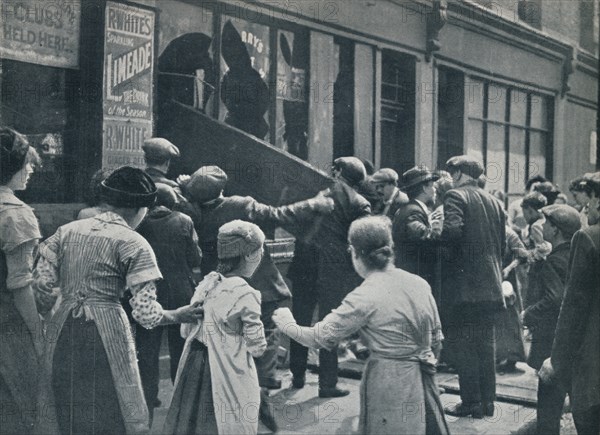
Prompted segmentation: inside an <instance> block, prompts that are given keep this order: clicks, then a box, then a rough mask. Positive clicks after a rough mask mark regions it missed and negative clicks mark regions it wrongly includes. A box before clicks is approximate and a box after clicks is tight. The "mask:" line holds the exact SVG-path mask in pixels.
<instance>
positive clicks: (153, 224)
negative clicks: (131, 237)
mask: <svg viewBox="0 0 600 435" xmlns="http://www.w3.org/2000/svg"><path fill="white" fill-rule="evenodd" d="M137 231H138V232H139V233H140V234H141V235H142V236H143V237H144V238H145V239H146V240H147V241H148V243H149V244H150V246H151V247H152V249H153V250H154V253H155V254H156V260H157V261H158V267H159V269H160V272H161V273H162V275H163V279H162V281H159V282H158V285H157V301H158V302H159V303H160V304H161V305H162V306H163V307H164V308H166V309H168V310H172V309H175V308H179V307H181V306H183V305H187V304H189V303H190V299H191V297H192V295H193V294H194V287H195V285H194V280H193V278H192V269H194V268H199V267H200V262H201V258H202V252H201V251H200V248H199V246H198V236H197V235H196V231H195V230H194V224H193V223H192V220H191V219H190V218H189V217H188V216H186V215H184V214H182V213H179V212H176V211H171V210H169V209H168V208H166V207H162V206H159V207H155V208H153V209H152V210H150V212H149V213H148V215H147V216H146V219H144V221H143V222H142V223H141V224H140V226H139V227H138V229H137Z"/></svg>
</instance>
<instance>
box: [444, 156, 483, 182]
mask: <svg viewBox="0 0 600 435" xmlns="http://www.w3.org/2000/svg"><path fill="white" fill-rule="evenodd" d="M446 166H447V167H448V171H449V172H452V170H459V171H460V172H462V173H463V174H467V175H470V176H471V177H473V178H475V179H477V178H479V177H480V176H481V174H483V165H482V164H481V163H480V162H479V160H477V159H476V158H474V157H471V156H467V155H463V156H454V157H451V158H450V159H449V160H448V161H447V162H446Z"/></svg>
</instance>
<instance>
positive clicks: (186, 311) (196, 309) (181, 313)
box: [176, 302, 204, 323]
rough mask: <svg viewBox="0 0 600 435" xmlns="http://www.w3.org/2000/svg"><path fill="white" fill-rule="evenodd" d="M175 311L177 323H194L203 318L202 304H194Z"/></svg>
mask: <svg viewBox="0 0 600 435" xmlns="http://www.w3.org/2000/svg"><path fill="white" fill-rule="evenodd" d="M176 311H177V321H178V322H179V323H194V322H196V321H198V320H201V319H203V318H204V307H203V306H202V302H194V303H193V304H190V305H186V306H184V307H181V308H177V310H176Z"/></svg>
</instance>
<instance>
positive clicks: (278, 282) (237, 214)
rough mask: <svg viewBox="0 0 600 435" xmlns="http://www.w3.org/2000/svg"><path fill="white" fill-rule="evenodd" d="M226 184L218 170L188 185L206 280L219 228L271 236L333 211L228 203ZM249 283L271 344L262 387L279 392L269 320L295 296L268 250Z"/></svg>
mask: <svg viewBox="0 0 600 435" xmlns="http://www.w3.org/2000/svg"><path fill="white" fill-rule="evenodd" d="M226 184H227V174H226V173H225V172H224V171H223V170H222V169H221V168H219V167H218V166H205V167H202V168H200V169H198V170H197V171H196V172H194V174H192V176H191V178H190V180H189V182H188V183H187V184H186V192H187V194H188V195H189V199H190V201H191V202H193V203H195V204H196V205H198V206H199V209H200V211H201V215H202V221H201V223H200V225H199V227H198V235H199V238H200V246H201V247H202V251H203V258H202V273H203V274H204V275H206V274H208V273H209V272H212V271H214V270H216V268H217V265H218V263H219V260H218V257H217V235H218V233H219V228H220V227H221V226H222V225H224V224H226V223H227V222H231V221H233V220H235V219H241V220H245V221H250V222H254V223H256V224H257V225H260V226H261V227H262V228H263V229H264V230H265V231H267V232H268V231H270V230H272V229H273V228H274V227H276V226H282V227H284V228H289V227H290V226H293V225H295V224H296V223H297V222H302V221H311V220H312V219H314V218H315V217H317V216H318V214H319V213H320V212H322V211H327V210H330V209H331V208H332V207H333V205H332V204H331V201H330V200H325V198H322V197H319V198H315V199H312V200H308V201H304V202H300V203H296V204H293V205H291V206H283V207H271V206H268V205H265V204H261V203H259V202H258V201H256V200H255V199H253V198H251V197H249V196H246V197H242V196H230V197H224V196H223V190H224V188H225V186H226ZM265 248H266V246H265ZM248 283H249V284H250V285H251V286H252V287H254V288H255V289H257V290H259V291H260V293H261V320H262V322H263V325H264V328H265V335H266V339H267V350H266V351H265V353H264V354H263V355H262V356H261V357H260V358H257V359H256V367H257V371H258V376H259V383H260V386H261V387H264V388H274V389H277V388H281V381H280V380H278V379H277V378H276V368H277V367H276V365H277V343H276V342H275V329H276V328H275V325H274V324H273V321H272V319H271V316H272V314H273V312H274V311H275V309H276V308H279V307H280V305H281V304H282V303H283V302H284V301H285V300H287V299H289V298H290V297H291V293H290V291H289V289H288V287H287V285H286V283H285V281H284V280H283V278H282V276H281V274H280V273H279V270H278V269H277V267H276V266H275V264H274V263H273V261H272V259H271V256H270V254H269V250H268V249H265V253H264V255H263V260H262V262H261V264H260V265H259V267H258V269H257V270H256V272H255V273H254V275H253V277H252V278H251V279H250V280H248Z"/></svg>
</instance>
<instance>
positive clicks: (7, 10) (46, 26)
mask: <svg viewBox="0 0 600 435" xmlns="http://www.w3.org/2000/svg"><path fill="white" fill-rule="evenodd" d="M80 21H81V4H80V0H52V1H47V0H2V2H0V24H1V26H0V27H2V37H0V57H3V58H6V59H12V60H18V61H21V62H29V63H35V64H39V65H47V66H53V67H59V68H78V67H79V28H80Z"/></svg>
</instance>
